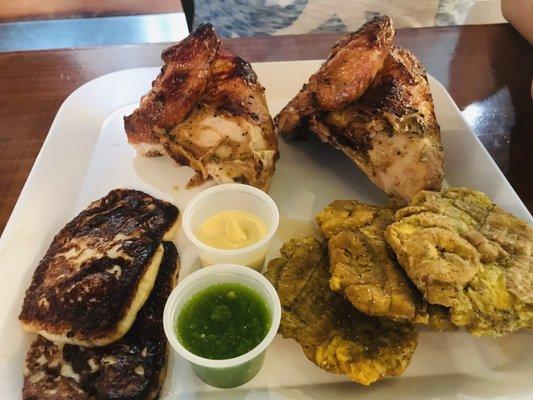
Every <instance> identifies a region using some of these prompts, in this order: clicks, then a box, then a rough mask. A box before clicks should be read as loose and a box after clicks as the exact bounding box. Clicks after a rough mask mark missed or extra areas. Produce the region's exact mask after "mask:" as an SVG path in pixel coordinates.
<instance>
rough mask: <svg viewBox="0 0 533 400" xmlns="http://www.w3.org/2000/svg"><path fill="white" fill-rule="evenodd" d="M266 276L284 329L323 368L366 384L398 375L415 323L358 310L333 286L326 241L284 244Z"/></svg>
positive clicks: (408, 354) (411, 349)
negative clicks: (274, 291)
mask: <svg viewBox="0 0 533 400" xmlns="http://www.w3.org/2000/svg"><path fill="white" fill-rule="evenodd" d="M265 276H266V277H267V278H268V279H269V280H270V281H271V282H272V284H273V285H274V286H275V288H276V290H277V291H278V294H279V297H280V300H281V304H282V319H281V324H280V333H281V334H282V335H283V337H285V338H292V339H295V340H296V341H297V342H298V343H299V344H300V345H301V346H302V349H303V351H304V354H305V355H306V357H307V358H308V359H309V360H311V361H312V362H313V363H315V364H316V365H317V366H319V367H320V368H322V369H324V370H326V371H328V372H333V373H341V374H345V375H346V376H348V377H349V378H350V379H352V380H354V381H356V382H359V383H361V384H363V385H369V384H371V383H372V382H375V381H377V380H378V379H381V378H383V377H385V376H386V375H392V376H396V375H400V374H401V373H402V372H403V371H404V370H405V369H406V368H407V366H408V365H409V362H410V360H411V356H412V354H413V352H414V350H415V347H416V340H417V332H416V328H415V327H414V326H413V325H412V324H411V323H408V322H403V323H402V322H395V321H392V320H390V319H387V318H376V317H371V316H368V315H365V314H363V313H361V312H359V311H357V310H356V309H355V308H354V307H353V306H352V305H351V304H350V303H349V302H347V301H346V300H345V299H344V298H343V297H341V296H339V295H338V294H337V293H334V292H332V291H331V290H330V288H329V285H328V279H329V272H328V260H327V252H326V246H324V245H323V244H321V243H320V242H318V241H317V240H315V239H313V238H305V239H295V240H291V241H290V242H288V243H286V244H285V245H283V247H282V248H281V257H280V258H276V259H273V260H272V261H270V263H269V264H268V268H267V271H266V273H265Z"/></svg>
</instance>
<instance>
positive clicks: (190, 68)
mask: <svg viewBox="0 0 533 400" xmlns="http://www.w3.org/2000/svg"><path fill="white" fill-rule="evenodd" d="M163 60H164V61H165V67H163V70H162V73H161V74H160V75H159V77H158V78H157V79H156V80H155V81H154V83H153V87H152V91H151V92H150V93H148V94H147V95H145V96H144V97H143V98H142V99H141V105H140V107H139V108H138V109H137V110H135V112H134V113H133V114H132V115H130V116H128V117H126V118H125V121H124V122H125V128H126V133H127V134H128V140H129V142H130V143H131V144H132V145H134V146H135V147H137V149H139V150H140V153H141V154H144V155H160V154H162V152H163V151H166V152H168V154H169V155H170V156H171V157H172V158H173V159H174V160H176V161H177V162H178V163H179V164H181V165H189V166H190V167H191V168H193V169H194V170H195V171H196V173H197V174H196V176H195V177H194V178H193V179H192V180H191V182H190V184H198V183H201V182H203V181H205V180H207V179H209V178H213V179H214V180H215V181H216V182H217V183H229V182H240V183H246V184H250V185H252V186H255V187H258V188H260V189H263V190H268V187H269V184H270V178H271V176H272V175H273V173H274V166H275V162H276V160H277V159H278V147H277V140H276V136H275V133H274V124H273V122H272V118H271V117H270V113H269V111H268V107H267V105H266V99H265V94H264V88H263V87H262V86H261V85H260V84H259V82H258V80H257V76H256V74H255V73H254V71H253V70H252V67H251V65H250V64H249V63H248V62H246V61H244V60H243V59H241V58H240V57H238V56H236V55H235V54H232V53H231V52H229V51H227V50H225V49H222V48H220V40H219V38H218V35H217V33H216V32H215V30H214V29H213V27H212V26H211V25H203V26H201V27H200V28H198V29H197V30H196V31H195V32H194V33H192V34H191V35H190V36H189V37H188V38H187V39H185V40H184V41H183V42H181V43H180V44H178V45H176V46H173V47H171V48H169V49H167V50H165V51H164V52H163ZM146 146H148V147H146ZM146 149H148V150H149V151H148V152H147V151H146Z"/></svg>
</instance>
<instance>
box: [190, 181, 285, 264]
mask: <svg viewBox="0 0 533 400" xmlns="http://www.w3.org/2000/svg"><path fill="white" fill-rule="evenodd" d="M229 210H238V211H246V212H249V213H251V214H254V215H255V216H257V217H258V218H260V219H261V220H262V221H263V222H264V223H265V225H266V226H267V229H268V231H267V234H266V235H265V236H264V237H263V238H262V239H261V240H259V241H258V242H256V243H254V244H252V245H250V246H246V247H243V248H241V249H232V250H221V249H217V248H214V247H211V246H208V245H206V244H205V243H203V242H202V241H201V240H199V239H198V238H197V237H196V232H198V229H199V228H200V225H202V223H203V222H204V221H205V220H206V219H208V218H209V217H211V216H212V215H214V214H217V213H219V212H223V211H229ZM278 223H279V212H278V208H277V206H276V203H274V200H272V198H271V197H270V196H269V195H268V194H266V193H265V192H263V191H262V190H260V189H257V188H255V187H253V186H249V185H242V184H239V183H227V184H222V185H218V186H214V187H211V188H209V189H206V190H204V191H202V192H200V193H199V194H197V195H196V196H195V197H193V198H192V200H191V201H190V202H189V204H188V205H187V207H185V211H184V212H183V218H182V227H183V231H184V233H185V235H186V236H187V238H188V239H189V240H190V241H191V242H192V243H193V244H194V246H195V247H196V249H197V250H198V256H199V257H200V261H201V263H202V265H203V266H204V267H206V266H209V265H213V264H228V263H230V264H239V265H246V266H249V267H252V268H254V269H257V270H261V269H262V268H263V264H264V262H265V256H266V253H267V251H268V246H269V243H270V240H271V239H272V237H273V236H274V233H276V229H277V228H278Z"/></svg>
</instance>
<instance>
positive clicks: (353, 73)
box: [276, 16, 394, 134]
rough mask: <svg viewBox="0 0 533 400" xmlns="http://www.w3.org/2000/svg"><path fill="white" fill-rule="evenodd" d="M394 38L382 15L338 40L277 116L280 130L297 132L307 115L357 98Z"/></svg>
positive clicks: (379, 67) (389, 20) (392, 30)
mask: <svg viewBox="0 0 533 400" xmlns="http://www.w3.org/2000/svg"><path fill="white" fill-rule="evenodd" d="M393 38H394V28H393V27H392V20H391V19H390V18H389V17H387V16H381V17H376V18H374V19H372V20H371V21H369V22H367V23H366V24H364V25H363V26H362V27H361V28H359V29H358V30H357V31H356V32H352V33H349V34H348V35H346V36H345V37H344V38H343V39H342V40H340V41H339V42H337V43H336V44H335V45H334V46H333V49H332V51H331V54H330V56H329V58H328V60H327V61H326V62H325V63H324V64H322V66H321V67H320V69H319V70H318V71H317V72H316V73H315V74H314V75H312V76H311V77H310V78H309V82H308V83H307V85H304V87H303V88H302V90H301V91H300V93H298V95H297V96H296V97H295V98H294V99H293V100H291V102H290V103H289V104H287V106H285V108H284V109H283V110H281V112H280V113H279V115H278V116H277V117H276V123H277V126H278V129H279V132H280V133H282V134H293V133H298V132H295V130H296V129H297V128H299V127H300V125H301V124H302V123H303V122H304V119H305V118H306V117H307V116H309V115H311V114H314V113H316V112H317V111H320V110H337V109H340V108H342V107H344V106H346V105H347V104H349V103H351V102H353V101H355V100H357V99H358V98H359V97H360V96H361V95H362V94H363V93H364V92H365V90H366V89H367V88H368V86H369V85H370V82H372V80H373V79H374V77H375V76H376V74H377V73H378V71H379V70H380V69H381V68H382V67H383V62H384V61H385V58H386V57H387V54H388V52H389V50H390V48H391V45H392V39H393Z"/></svg>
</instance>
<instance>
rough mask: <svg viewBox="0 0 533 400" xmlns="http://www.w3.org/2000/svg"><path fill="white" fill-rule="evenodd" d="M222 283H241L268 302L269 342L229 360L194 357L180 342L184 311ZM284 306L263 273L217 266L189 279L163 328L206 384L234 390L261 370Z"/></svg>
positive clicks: (170, 303)
mask: <svg viewBox="0 0 533 400" xmlns="http://www.w3.org/2000/svg"><path fill="white" fill-rule="evenodd" d="M218 283H238V284H241V285H244V286H247V287H248V288H250V289H252V290H253V291H254V292H255V293H257V294H258V295H259V296H261V298H262V299H263V300H264V302H265V304H266V305H267V307H268V310H269V312H270V317H271V323H270V329H269V331H268V333H267V334H266V336H265V338H264V339H263V340H262V341H261V342H260V343H259V344H258V345H257V346H256V347H255V348H253V349H252V350H250V351H249V352H248V353H245V354H243V355H241V356H238V357H235V358H230V359H226V360H211V359H208V358H203V357H200V356H197V355H196V354H193V353H191V352H190V351H189V350H187V349H186V348H185V347H184V346H183V344H182V343H181V342H180V341H179V339H178V336H177V333H176V329H177V328H176V324H177V320H178V317H179V313H180V311H181V310H182V309H183V307H184V306H185V304H186V303H187V301H188V300H190V299H191V297H192V296H194V295H195V294H196V293H198V292H199V291H201V290H203V289H205V288H207V287H209V286H212V285H215V284H218ZM280 318H281V304H280V301H279V297H278V294H277V292H276V289H274V287H273V286H272V284H271V283H270V282H269V281H268V279H266V278H265V277H264V276H263V275H261V274H260V273H259V272H257V271H254V270H253V269H250V268H247V267H245V266H241V265H232V264H224V265H214V266H211V267H209V268H203V269H200V270H198V271H196V272H193V273H192V274H190V275H189V276H187V277H186V278H185V279H184V280H183V281H182V282H181V283H180V284H179V285H178V286H177V287H176V288H174V290H173V291H172V293H171V294H170V296H169V298H168V300H167V303H166V305H165V311H164V314H163V326H164V329H165V334H166V336H167V339H168V341H169V342H170V345H171V346H172V347H173V348H174V350H175V351H176V352H177V353H178V354H179V355H180V356H182V357H183V358H185V359H186V360H187V361H189V363H190V364H191V367H192V369H193V371H194V372H195V373H196V375H197V376H198V377H199V378H200V379H201V380H202V381H204V382H205V383H207V384H209V385H211V386H215V387H219V388H230V387H236V386H240V385H242V384H244V383H246V382H248V381H249V380H250V379H252V378H253V377H254V376H255V375H256V374H257V373H258V372H259V370H260V369H261V366H262V365H263V361H264V358H265V352H266V349H267V347H268V346H269V345H270V343H271V342H272V340H273V339H274V337H275V336H276V332H277V331H278V327H279V323H280Z"/></svg>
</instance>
